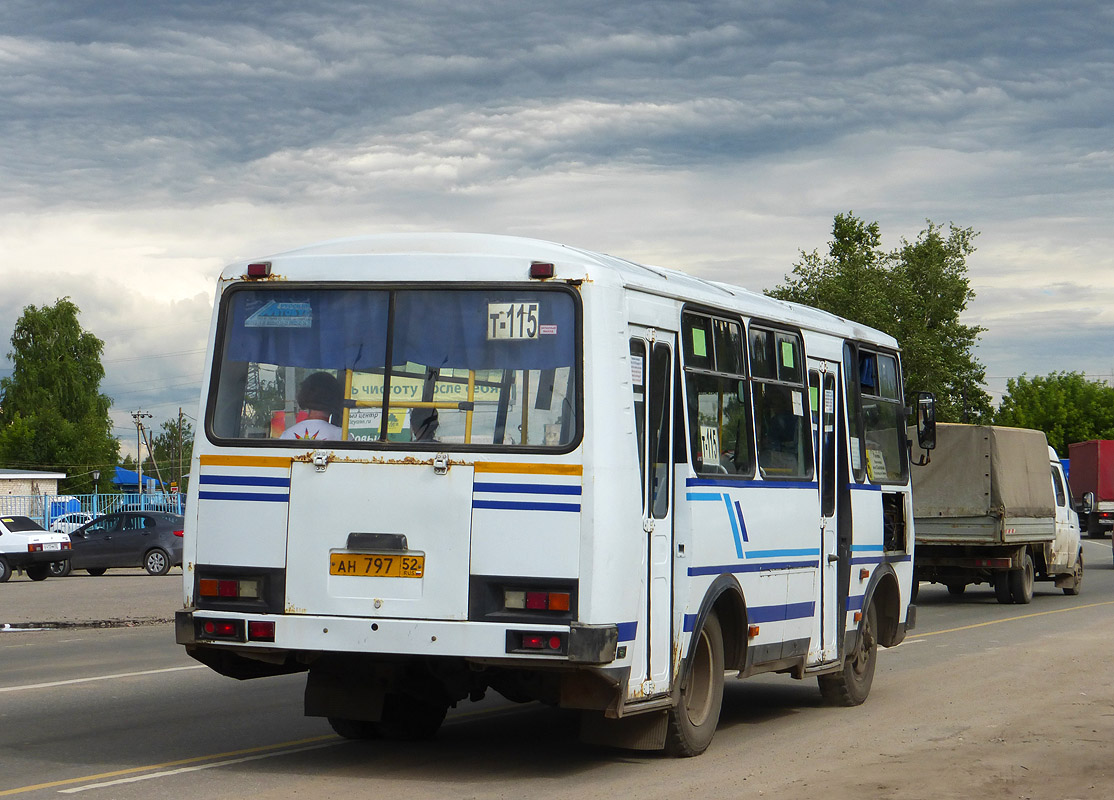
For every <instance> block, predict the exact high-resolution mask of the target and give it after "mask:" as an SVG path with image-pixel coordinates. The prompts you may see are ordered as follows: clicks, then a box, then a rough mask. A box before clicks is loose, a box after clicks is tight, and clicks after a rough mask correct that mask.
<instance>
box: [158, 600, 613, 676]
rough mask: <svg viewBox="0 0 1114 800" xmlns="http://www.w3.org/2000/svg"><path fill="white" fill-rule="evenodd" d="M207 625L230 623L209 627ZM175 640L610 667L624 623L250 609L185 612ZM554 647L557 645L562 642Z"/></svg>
mask: <svg viewBox="0 0 1114 800" xmlns="http://www.w3.org/2000/svg"><path fill="white" fill-rule="evenodd" d="M207 622H212V623H225V624H224V625H220V626H217V627H218V631H217V632H212V631H207V630H206V629H207V627H211V626H207V625H206V623H207ZM252 622H256V623H258V622H264V623H273V625H274V627H273V635H272V636H271V637H270V638H266V639H262V640H255V639H253V636H252V630H253V627H254V626H252V625H249V623H252ZM174 631H175V639H176V640H177V642H178V644H181V645H185V646H186V647H187V649H190V650H196V649H198V648H205V649H210V648H212V649H221V650H225V649H233V650H237V651H239V652H241V653H244V654H246V655H248V657H252V655H253V652H254V651H258V655H259V656H262V657H269V656H272V654H281V653H290V652H301V653H314V652H330V653H370V654H381V655H384V656H397V655H401V656H430V657H438V656H444V657H456V658H470V659H485V660H486V659H494V660H513V661H516V662H519V663H521V662H523V661H531V662H542V663H544V662H554V661H556V662H566V663H573V664H578V665H593V664H598V665H604V664H611V663H612V662H613V661H614V660H615V656H616V652H617V649H618V639H619V629H618V626H617V625H606V624H605V625H589V624H585V623H580V622H573V623H571V624H563V625H538V624H532V625H528V624H525V623H514V624H498V623H491V622H469V621H464V620H461V621H451V620H414V619H382V618H375V619H368V618H356V617H325V616H311V615H292V614H243V613H234V612H225V611H197V610H186V611H179V612H177V613H176V614H175V618H174ZM527 636H530V637H539V638H540V639H541V640H542V644H543V646H542V647H540V648H538V649H537V651H536V652H530V651H527V650H526V649H524V648H523V639H524V637H527ZM558 643H559V646H556V647H553V646H549V645H550V644H558Z"/></svg>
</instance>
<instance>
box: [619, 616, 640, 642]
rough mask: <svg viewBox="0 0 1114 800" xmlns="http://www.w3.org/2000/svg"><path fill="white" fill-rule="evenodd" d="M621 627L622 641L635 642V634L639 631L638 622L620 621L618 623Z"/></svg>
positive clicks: (620, 638) (620, 637)
mask: <svg viewBox="0 0 1114 800" xmlns="http://www.w3.org/2000/svg"><path fill="white" fill-rule="evenodd" d="M615 627H617V628H618V629H619V641H620V642H633V641H634V637H635V634H637V633H638V622H637V621H635V622H620V623H619V624H618V625H616V626H615Z"/></svg>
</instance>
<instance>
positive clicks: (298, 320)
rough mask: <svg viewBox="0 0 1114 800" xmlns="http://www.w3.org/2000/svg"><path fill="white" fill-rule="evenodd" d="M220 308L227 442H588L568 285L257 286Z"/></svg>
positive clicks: (218, 401) (219, 394) (219, 393)
mask: <svg viewBox="0 0 1114 800" xmlns="http://www.w3.org/2000/svg"><path fill="white" fill-rule="evenodd" d="M221 313H222V320H221V325H220V328H219V330H220V332H221V333H220V334H219V336H220V341H218V343H217V351H216V352H217V353H218V354H220V361H219V365H218V369H217V371H216V373H215V375H214V381H213V383H214V386H215V390H214V392H213V393H212V394H211V402H210V404H209V411H208V416H207V423H208V428H209V430H210V432H211V435H212V437H213V438H215V439H217V440H251V441H252V442H255V443H262V442H266V443H270V444H272V445H280V444H283V443H287V444H295V443H294V442H290V441H289V440H290V439H306V440H319V441H324V440H331V441H334V442H335V444H333V445H331V446H334V447H335V446H352V447H361V446H384V445H391V444H399V445H402V444H406V445H409V444H411V443H415V442H421V443H429V444H435V445H436V446H437V447H438V448H442V447H444V448H447V449H452V448H453V446H459V447H461V448H468V447H475V446H487V447H489V448H490V447H499V446H510V447H529V448H567V447H569V446H571V445H572V443H573V442H574V440H575V438H576V436H577V430H578V424H577V422H578V421H577V418H576V408H577V403H576V398H577V393H578V381H579V370H578V368H577V365H576V352H577V347H576V342H577V333H576V331H577V324H578V323H577V310H576V302H575V298H574V296H573V295H572V294H570V293H569V292H567V291H564V290H560V289H557V290H539V289H538V288H536V287H533V286H532V287H529V288H526V289H502V288H500V289H434V290H416V289H397V290H391V289H365V288H329V289H319V288H306V289H293V288H290V287H281V288H279V289H271V288H265V289H254V288H252V289H239V290H233V291H230V292H229V293H228V294H227V295H226V296H225V298H224V300H223V303H222V312H221Z"/></svg>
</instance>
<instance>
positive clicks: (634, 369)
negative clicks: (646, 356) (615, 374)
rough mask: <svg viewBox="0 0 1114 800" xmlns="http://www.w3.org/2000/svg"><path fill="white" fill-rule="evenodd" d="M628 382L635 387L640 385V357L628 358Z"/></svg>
mask: <svg viewBox="0 0 1114 800" xmlns="http://www.w3.org/2000/svg"><path fill="white" fill-rule="evenodd" d="M630 381H631V383H633V384H634V385H635V386H641V385H642V356H631V357H630Z"/></svg>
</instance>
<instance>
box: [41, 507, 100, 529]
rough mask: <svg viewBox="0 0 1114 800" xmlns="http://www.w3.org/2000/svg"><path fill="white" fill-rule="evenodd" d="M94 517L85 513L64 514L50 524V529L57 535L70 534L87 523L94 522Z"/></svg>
mask: <svg viewBox="0 0 1114 800" xmlns="http://www.w3.org/2000/svg"><path fill="white" fill-rule="evenodd" d="M92 521H93V515H92V514H86V513H85V512H84V511H74V512H72V513H69V514H63V515H62V516H60V517H58V518H57V519H56V520H54V522H52V523H50V529H51V530H52V531H54V532H55V533H70V532H71V531H73V530H75V529H77V528H80V527H81V526H82V525H84V524H85V523H86V522H92Z"/></svg>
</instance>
